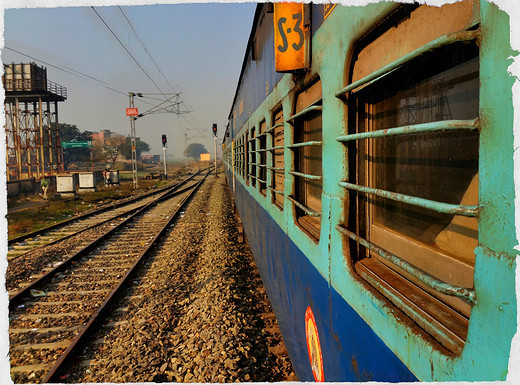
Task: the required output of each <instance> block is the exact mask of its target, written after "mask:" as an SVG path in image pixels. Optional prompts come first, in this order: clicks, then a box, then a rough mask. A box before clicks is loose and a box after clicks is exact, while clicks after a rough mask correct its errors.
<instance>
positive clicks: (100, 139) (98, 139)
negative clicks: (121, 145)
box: [92, 130, 114, 145]
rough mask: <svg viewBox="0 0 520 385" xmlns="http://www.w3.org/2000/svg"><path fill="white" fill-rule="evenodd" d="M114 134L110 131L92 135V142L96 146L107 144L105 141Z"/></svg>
mask: <svg viewBox="0 0 520 385" xmlns="http://www.w3.org/2000/svg"><path fill="white" fill-rule="evenodd" d="M113 134H114V133H113V132H111V131H110V130H101V131H99V132H94V133H92V141H93V142H95V144H101V145H103V144H105V141H106V140H107V139H108V138H110V137H111V136H112V135H113Z"/></svg>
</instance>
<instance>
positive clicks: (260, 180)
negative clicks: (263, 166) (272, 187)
mask: <svg viewBox="0 0 520 385" xmlns="http://www.w3.org/2000/svg"><path fill="white" fill-rule="evenodd" d="M256 180H257V181H259V182H260V183H264V184H267V181H265V180H263V179H260V178H258V177H257V178H256Z"/></svg>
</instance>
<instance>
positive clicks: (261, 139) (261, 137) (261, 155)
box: [257, 120, 267, 196]
mask: <svg viewBox="0 0 520 385" xmlns="http://www.w3.org/2000/svg"><path fill="white" fill-rule="evenodd" d="M258 131H259V132H258V158H257V159H258V163H259V164H258V188H259V189H260V193H261V194H262V195H264V196H265V195H266V192H267V147H266V144H267V135H266V132H265V120H264V121H263V122H262V123H260V127H259V130H258Z"/></svg>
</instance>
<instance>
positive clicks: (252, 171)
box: [249, 128, 257, 187]
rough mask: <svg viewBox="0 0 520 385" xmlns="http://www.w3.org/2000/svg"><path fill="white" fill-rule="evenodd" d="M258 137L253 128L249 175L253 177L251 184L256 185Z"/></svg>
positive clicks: (250, 140) (250, 141)
mask: <svg viewBox="0 0 520 385" xmlns="http://www.w3.org/2000/svg"><path fill="white" fill-rule="evenodd" d="M256 154H257V153H256V137H255V129H254V128H252V129H251V139H249V176H250V177H251V186H253V187H256V166H257V161H256V159H257V156H256Z"/></svg>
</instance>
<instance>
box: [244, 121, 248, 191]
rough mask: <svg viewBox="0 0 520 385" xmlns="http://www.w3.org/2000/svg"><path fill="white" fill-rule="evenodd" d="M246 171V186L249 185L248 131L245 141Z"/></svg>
mask: <svg viewBox="0 0 520 385" xmlns="http://www.w3.org/2000/svg"><path fill="white" fill-rule="evenodd" d="M244 170H245V173H246V176H245V179H246V184H247V185H249V132H247V131H246V136H245V139H244Z"/></svg>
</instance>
